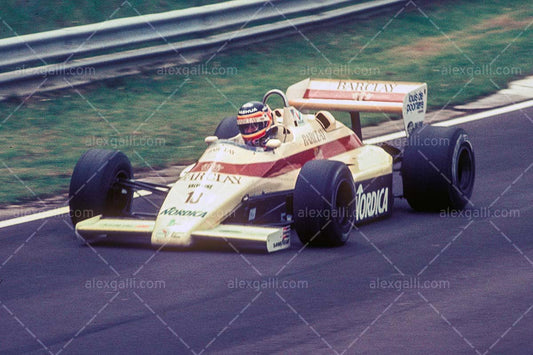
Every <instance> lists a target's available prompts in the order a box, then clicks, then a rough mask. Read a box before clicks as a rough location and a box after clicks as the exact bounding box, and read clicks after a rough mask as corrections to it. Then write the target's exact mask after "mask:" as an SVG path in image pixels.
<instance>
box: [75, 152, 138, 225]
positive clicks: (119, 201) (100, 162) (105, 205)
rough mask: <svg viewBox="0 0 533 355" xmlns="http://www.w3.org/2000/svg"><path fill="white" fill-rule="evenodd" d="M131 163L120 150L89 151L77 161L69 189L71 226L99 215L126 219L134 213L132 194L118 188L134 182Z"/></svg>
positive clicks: (130, 191)
mask: <svg viewBox="0 0 533 355" xmlns="http://www.w3.org/2000/svg"><path fill="white" fill-rule="evenodd" d="M132 178H133V171H132V168H131V163H130V161H129V159H128V157H126V155H124V154H123V153H122V152H120V151H117V150H104V149H90V150H88V151H87V152H85V153H84V154H83V155H82V156H81V158H80V159H79V160H78V163H77V164H76V167H75V168H74V171H73V173H72V178H71V180H70V189H69V206H70V218H71V220H72V224H73V225H76V224H77V223H78V222H80V221H82V220H84V219H87V218H91V217H94V216H97V215H100V214H102V215H106V216H126V215H129V214H130V213H131V204H132V200H133V191H132V190H130V189H128V190H126V189H124V188H122V187H119V186H117V184H116V183H117V181H118V180H119V179H132Z"/></svg>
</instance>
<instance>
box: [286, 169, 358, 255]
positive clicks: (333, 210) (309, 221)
mask: <svg viewBox="0 0 533 355" xmlns="http://www.w3.org/2000/svg"><path fill="white" fill-rule="evenodd" d="M354 200H355V189H354V183H353V178H352V174H351V172H350V169H348V167H347V166H346V165H345V164H344V163H341V162H338V161H332V160H312V161H309V162H307V163H306V164H305V165H304V166H303V167H302V170H301V171H300V174H299V175H298V179H297V180H296V186H295V188H294V201H293V218H294V228H295V229H296V232H297V233H298V237H299V238H300V241H301V242H302V243H303V244H310V245H313V246H337V245H342V244H344V243H346V241H347V240H348V238H349V236H350V232H351V230H352V227H353V224H354V219H355V203H354Z"/></svg>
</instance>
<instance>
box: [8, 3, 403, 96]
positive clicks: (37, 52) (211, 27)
mask: <svg viewBox="0 0 533 355" xmlns="http://www.w3.org/2000/svg"><path fill="white" fill-rule="evenodd" d="M403 2H406V0H376V1H369V2H364V3H357V4H354V1H353V0H290V1H289V0H272V1H264V0H236V1H229V2H224V3H219V4H213V5H207V6H202V7H197V8H190V9H184V10H177V11H170V12H166V13H161V14H151V15H144V16H137V17H130V18H121V19H116V20H110V21H106V22H101V23H96V24H91V25H85V26H77V27H70V28H64V29H61V30H55V31H48V32H42V33H36V34H30V35H24V36H19V37H14V38H7V39H1V40H0V53H2V55H1V56H0V70H2V69H4V70H8V71H7V72H4V73H0V96H3V97H6V96H20V95H24V93H27V92H33V90H34V89H35V86H36V81H38V82H37V84H39V83H40V85H41V88H40V89H41V90H50V89H56V88H59V87H64V86H66V83H65V82H64V80H54V79H57V78H62V77H63V76H65V73H71V74H72V73H76V72H78V73H80V72H82V71H79V68H84V67H85V68H87V67H91V68H93V69H95V70H96V69H98V70H99V73H97V74H95V72H93V73H92V74H91V75H90V76H88V75H87V72H85V74H82V75H75V78H72V75H70V76H69V77H70V79H69V82H68V85H74V84H81V83H86V82H88V81H92V80H98V79H103V78H108V77H112V76H117V75H124V74H128V73H131V72H135V71H136V69H132V67H135V66H137V67H138V66H143V65H156V66H157V65H162V64H164V62H169V61H171V62H173V63H176V64H186V63H192V62H196V61H198V60H199V59H200V58H201V57H203V56H205V55H208V54H211V53H214V52H216V51H219V50H220V48H221V47H224V49H225V48H227V47H231V46H235V45H243V44H247V43H250V42H258V41H262V40H264V39H266V38H271V37H275V36H280V35H283V34H286V33H287V31H294V29H295V28H296V27H298V26H307V25H311V24H314V23H317V22H321V21H327V20H332V19H336V18H341V17H345V16H349V15H352V14H354V13H358V12H364V11H369V10H374V9H379V8H382V7H385V6H390V5H394V4H399V3H403ZM217 32H218V33H217ZM212 33H215V34H212ZM180 38H181V41H180V40H179V39H180ZM162 43H164V44H162ZM146 45H151V46H150V47H144V48H138V49H131V48H132V47H135V46H137V47H140V46H146ZM109 51H114V52H115V53H109V54H102V53H105V52H109ZM50 63H52V64H50ZM120 73H122V74H120ZM45 79H52V80H47V82H44V80H45Z"/></svg>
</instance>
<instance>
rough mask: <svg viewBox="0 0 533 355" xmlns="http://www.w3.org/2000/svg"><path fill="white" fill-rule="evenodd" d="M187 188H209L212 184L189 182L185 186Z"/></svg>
mask: <svg viewBox="0 0 533 355" xmlns="http://www.w3.org/2000/svg"><path fill="white" fill-rule="evenodd" d="M187 188H188V189H189V190H193V189H198V188H203V189H207V190H211V189H212V188H213V185H212V184H189V186H187Z"/></svg>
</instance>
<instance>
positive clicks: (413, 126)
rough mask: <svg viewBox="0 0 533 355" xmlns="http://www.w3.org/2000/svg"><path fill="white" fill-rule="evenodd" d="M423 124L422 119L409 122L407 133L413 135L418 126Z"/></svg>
mask: <svg viewBox="0 0 533 355" xmlns="http://www.w3.org/2000/svg"><path fill="white" fill-rule="evenodd" d="M422 125H423V122H422V121H420V122H416V123H415V122H409V124H408V125H407V134H408V135H411V134H412V133H413V132H414V131H415V130H416V129H417V128H419V127H422Z"/></svg>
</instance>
